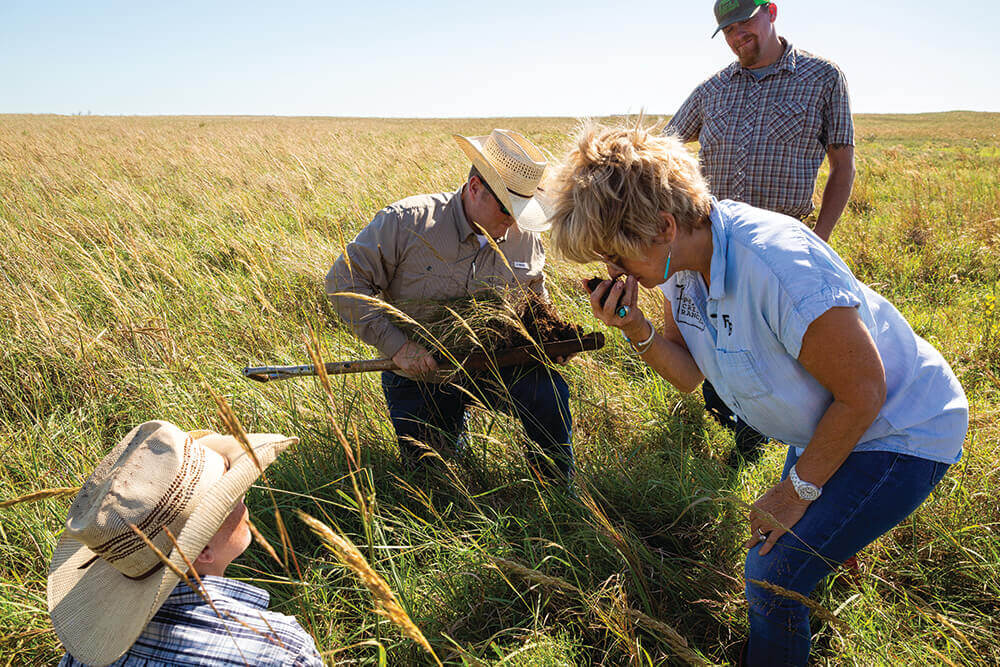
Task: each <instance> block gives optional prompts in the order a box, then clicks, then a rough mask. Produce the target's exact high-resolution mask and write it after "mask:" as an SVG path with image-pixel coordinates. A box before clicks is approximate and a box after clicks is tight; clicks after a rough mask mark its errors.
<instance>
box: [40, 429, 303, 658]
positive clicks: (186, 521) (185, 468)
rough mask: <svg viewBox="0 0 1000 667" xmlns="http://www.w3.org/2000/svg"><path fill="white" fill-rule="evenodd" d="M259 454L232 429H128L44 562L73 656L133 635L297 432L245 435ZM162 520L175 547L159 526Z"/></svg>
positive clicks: (112, 650)
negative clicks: (250, 450) (245, 445)
mask: <svg viewBox="0 0 1000 667" xmlns="http://www.w3.org/2000/svg"><path fill="white" fill-rule="evenodd" d="M247 439H248V440H249V442H250V445H251V447H252V448H253V451H254V453H255V455H256V459H257V461H259V463H260V467H258V464H257V462H255V461H254V458H253V457H251V456H249V455H247V453H246V450H245V449H244V448H243V447H242V446H241V445H240V443H239V442H238V441H237V440H236V438H234V437H232V436H224V435H219V434H218V433H213V432H211V431H191V432H185V431H182V430H181V429H179V428H177V427H176V426H174V425H173V424H170V423H168V422H163V421H152V422H146V423H145V424H142V425H140V426H137V427H136V428H135V429H133V430H132V431H131V432H130V433H129V434H128V435H126V436H125V438H124V439H122V441H121V442H120V443H119V444H118V445H116V446H115V448H114V449H112V450H111V452H110V453H109V454H108V455H107V456H106V457H105V458H104V459H103V460H102V461H101V463H100V464H99V465H98V466H97V468H96V469H95V470H94V472H93V473H92V474H91V476H90V477H89V478H88V479H87V481H86V482H85V483H84V485H83V487H81V489H80V492H79V493H78V494H77V497H76V499H74V501H73V505H72V507H71V508H70V512H69V518H68V519H67V521H66V531H65V532H64V534H63V536H62V537H61V538H60V540H59V543H58V544H57V545H56V549H55V553H54V554H53V556H52V563H51V565H50V566H49V577H48V607H49V614H50V616H51V618H52V625H53V627H54V628H55V631H56V634H57V635H58V636H59V639H60V641H62V643H63V645H64V646H65V647H66V649H67V650H68V651H69V653H70V654H71V655H73V657H75V658H76V659H77V660H80V661H82V662H85V663H87V664H91V665H107V664H109V663H111V662H114V661H115V660H117V659H118V658H119V657H121V655H122V654H123V653H125V651H127V650H128V649H129V647H131V646H132V644H133V643H135V640H136V639H137V638H138V637H139V635H140V634H141V633H142V631H143V629H144V628H145V627H146V625H147V624H148V623H149V621H150V619H152V618H153V616H154V615H155V614H156V612H157V611H158V610H159V609H160V607H161V606H162V605H163V603H164V602H165V601H166V599H167V596H169V595H170V592H171V591H172V590H173V588H174V586H176V585H177V582H178V580H179V577H178V576H177V575H176V574H175V573H174V571H173V570H172V569H171V568H170V567H166V566H164V565H163V563H162V561H161V560H160V558H159V557H158V556H157V555H156V554H155V552H153V551H152V550H151V549H150V548H149V547H148V546H147V545H146V544H145V542H143V541H142V540H141V538H139V536H138V535H136V534H135V532H134V531H133V530H132V529H131V528H130V527H129V525H128V524H129V523H131V524H133V525H136V526H138V527H139V529H140V530H142V532H143V533H144V534H145V535H146V536H147V537H148V538H149V539H150V540H151V541H152V542H153V543H154V544H155V545H156V546H157V547H158V548H159V549H160V551H161V552H162V553H163V554H165V555H166V557H167V559H168V560H169V561H170V563H171V564H172V565H173V566H174V567H175V568H177V569H178V570H179V571H180V572H187V571H188V564H187V563H185V556H186V557H187V560H188V562H191V563H193V562H194V561H195V560H196V559H197V558H198V555H199V554H200V553H201V550H202V549H203V548H204V547H205V546H206V545H207V544H208V543H209V541H210V540H211V539H212V537H213V536H214V535H215V533H216V532H218V530H219V528H220V526H221V525H222V523H223V521H224V520H225V519H226V517H227V516H228V515H229V514H230V513H231V512H232V510H233V508H234V506H235V505H236V503H237V502H238V501H239V500H240V499H241V498H242V497H243V495H244V494H245V493H246V491H247V489H249V488H250V486H251V485H252V484H253V483H254V481H255V480H256V479H257V478H258V477H259V476H260V474H261V473H262V472H263V468H266V467H267V466H268V465H270V464H271V463H272V462H273V461H274V460H275V459H276V458H277V456H278V454H280V453H281V452H282V451H283V450H284V449H286V448H287V447H288V446H289V445H291V444H293V443H295V442H297V441H298V438H289V437H286V436H283V435H277V434H271V433H254V434H247ZM164 527H168V528H169V529H170V531H171V533H172V534H173V535H174V538H175V539H176V541H177V548H175V547H174V546H173V542H172V541H171V540H170V538H169V536H168V535H166V531H164V530H163V528H164Z"/></svg>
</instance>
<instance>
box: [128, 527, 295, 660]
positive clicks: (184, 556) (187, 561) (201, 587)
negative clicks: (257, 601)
mask: <svg viewBox="0 0 1000 667" xmlns="http://www.w3.org/2000/svg"><path fill="white" fill-rule="evenodd" d="M132 529H133V530H135V531H136V532H139V529H138V528H136V527H135V526H133V527H132ZM163 532H164V533H165V534H166V535H167V537H169V538H170V543H171V544H173V545H174V549H175V550H176V551H177V553H178V554H180V556H181V560H183V561H184V566H185V567H187V571H188V572H190V573H191V576H193V577H194V580H195V583H197V584H198V587H197V588H195V587H194V586H191V582H190V581H185V583H187V585H188V587H189V588H191V590H193V591H195V592H196V593H198V595H200V596H201V599H202V600H204V601H205V602H206V603H207V604H208V606H209V607H211V608H212V611H214V612H215V615H216V616H217V617H219V618H222V617H223V616H225V617H226V618H227V619H229V620H232V621H235V622H237V623H239V624H240V625H242V626H243V627H244V628H246V629H247V630H250V631H252V632H254V633H256V634H258V635H260V636H261V637H267V638H268V639H273V640H274V641H275V642H276V643H277V644H278V645H279V646H281V647H282V648H284V644H283V643H282V642H281V640H280V639H278V636H277V635H275V634H274V633H273V631H272V635H271V636H268V635H266V634H265V633H263V632H261V631H260V630H258V629H257V628H255V627H253V626H252V625H249V624H248V623H246V622H245V621H243V620H241V619H239V618H237V617H235V616H233V615H232V614H230V613H229V612H220V611H219V609H218V607H216V606H215V602H213V601H212V596H210V595H209V594H208V590H207V589H206V588H205V585H204V584H203V583H202V581H201V575H199V574H198V570H196V569H195V568H194V563H192V562H191V560H190V559H189V558H188V557H187V554H185V553H184V552H183V551H182V550H181V545H179V544H177V539H176V538H175V537H174V534H173V533H172V532H171V531H170V529H169V528H167V527H166V526H164V527H163ZM140 537H143V538H145V536H143V535H142V534H141V533H140ZM147 544H152V543H151V542H148V541H147ZM154 548H155V547H154ZM157 555H158V556H159V555H161V554H160V553H159V552H157ZM171 569H173V568H171ZM262 618H263V617H262ZM265 623H266V621H265ZM268 627H270V626H268ZM225 629H226V634H227V635H229V638H230V639H232V640H233V646H235V647H236V650H237V651H239V653H240V657H241V658H243V663H244V664H246V665H249V663H248V662H247V659H246V656H244V655H243V651H241V650H240V647H239V644H238V643H237V642H236V638H235V637H233V633H232V632H231V631H230V630H229V627H228V626H226V628H225Z"/></svg>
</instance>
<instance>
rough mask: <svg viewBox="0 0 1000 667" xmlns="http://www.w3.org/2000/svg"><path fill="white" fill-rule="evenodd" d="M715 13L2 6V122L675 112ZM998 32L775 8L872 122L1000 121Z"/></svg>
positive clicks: (998, 21)
mask: <svg viewBox="0 0 1000 667" xmlns="http://www.w3.org/2000/svg"><path fill="white" fill-rule="evenodd" d="M609 4H610V3H609ZM711 5H712V3H711V0H703V1H701V2H674V3H668V2H662V1H661V2H651V1H647V0H640V1H637V2H631V3H622V4H621V5H620V8H618V9H609V8H608V5H603V4H601V5H599V4H596V3H588V2H586V1H585V0H555V1H552V2H539V1H537V0H536V1H534V2H527V1H523V0H511V1H509V2H501V3H497V2H493V3H485V2H471V3H450V2H420V1H419V0H417V1H415V2H414V1H412V0H411V1H410V2H400V1H397V0H392V1H387V2H380V1H377V0H371V1H368V2H365V1H364V0H361V1H360V2H352V3H346V2H339V1H337V2H319V1H306V0H286V1H284V2H257V1H253V0H244V1H242V2H215V1H212V0H204V1H202V2H192V1H189V0H179V1H176V2H162V3H161V2H135V0H130V1H129V2H107V1H102V0H91V1H90V2H45V1H44V0H35V1H33V2H25V1H23V0H0V81H2V84H0V113H61V114H70V113H78V112H88V111H89V112H91V113H94V114H166V115H173V114H250V115H271V114H276V115H315V116H406V117H411V116H416V117H446V116H453V117H466V116H551V115H560V116H586V115H604V114H614V113H635V112H638V111H639V110H640V109H646V111H647V112H648V113H651V114H660V113H672V112H673V111H675V110H676V108H677V107H678V106H679V105H680V103H681V102H682V101H683V100H684V98H685V97H686V96H687V94H688V93H689V92H690V91H691V89H692V88H693V87H694V86H695V85H697V84H698V83H699V82H700V81H702V80H703V79H704V78H706V77H707V76H708V75H709V74H711V73H712V72H714V71H716V70H718V69H719V68H721V67H724V66H725V65H726V64H728V63H729V62H730V61H731V60H732V59H733V56H732V53H731V52H730V51H729V49H728V47H727V46H726V44H725V42H724V41H723V40H722V38H721V36H719V37H716V38H715V39H714V40H713V39H709V36H710V35H711V32H712V30H713V29H714V27H715V26H714V21H713V17H712V11H711ZM998 26H1000V3H998V2H994V1H993V0H975V1H970V0H951V1H948V2H931V1H930V0H912V1H911V2H901V1H897V0H890V1H888V2H874V1H872V0H862V1H861V2H840V3H834V2H829V1H826V2H820V1H818V0H787V1H786V2H782V1H781V0H778V28H779V33H780V34H781V35H783V36H785V37H787V38H788V39H789V40H790V41H791V42H792V43H794V44H795V45H796V46H799V47H800V48H804V49H806V50H808V51H812V52H813V53H816V54H818V55H822V56H825V57H827V58H830V59H831V60H833V61H834V62H836V63H837V64H838V65H840V67H841V69H843V70H844V72H845V74H846V75H847V79H848V83H849V85H850V89H851V96H852V100H853V103H854V111H855V112H861V113H864V112H919V111H944V110H951V109H972V110H978V111H1000V83H998V81H1000V74H998V73H997V69H998V66H1000V38H998V36H997V33H996V32H994V31H995V30H996V29H997V27H998Z"/></svg>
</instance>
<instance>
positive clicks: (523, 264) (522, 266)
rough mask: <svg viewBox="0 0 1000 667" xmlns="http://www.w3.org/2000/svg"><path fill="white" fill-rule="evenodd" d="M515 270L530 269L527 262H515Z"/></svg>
mask: <svg viewBox="0 0 1000 667" xmlns="http://www.w3.org/2000/svg"><path fill="white" fill-rule="evenodd" d="M514 268H515V269H527V268H529V267H528V263H527V262H514Z"/></svg>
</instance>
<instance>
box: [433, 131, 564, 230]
mask: <svg viewBox="0 0 1000 667" xmlns="http://www.w3.org/2000/svg"><path fill="white" fill-rule="evenodd" d="M452 136H454V137H455V141H457V142H458V145H459V146H461V148H462V150H463V151H464V152H465V154H466V155H467V156H469V159H470V160H472V164H473V166H475V168H476V169H477V170H478V171H479V173H480V174H481V175H482V177H483V178H484V179H486V182H487V183H488V184H489V186H490V189H491V190H493V193H494V194H495V195H496V196H497V198H498V199H500V201H501V202H502V203H503V205H504V206H505V207H506V208H507V210H508V211H510V214H511V216H513V218H514V219H515V220H516V221H517V226H518V227H520V228H521V229H524V230H526V231H529V232H544V231H545V230H546V229H548V228H549V227H550V226H551V223H550V222H549V220H548V217H549V216H548V213H546V211H545V209H544V208H543V207H542V205H541V203H540V201H539V199H540V198H541V197H543V196H544V191H543V190H541V189H539V187H538V186H539V184H540V183H541V181H542V175H543V174H544V173H545V165H546V164H547V163H548V161H547V160H546V158H545V155H544V154H543V153H542V152H541V151H540V150H539V149H538V147H537V146H535V145H534V144H533V143H531V142H530V141H528V139H527V138H525V137H524V136H522V135H520V134H518V133H517V132H513V131H511V130H493V131H492V132H490V133H489V134H488V135H486V136H482V137H463V136H462V135H460V134H455V135H452Z"/></svg>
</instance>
